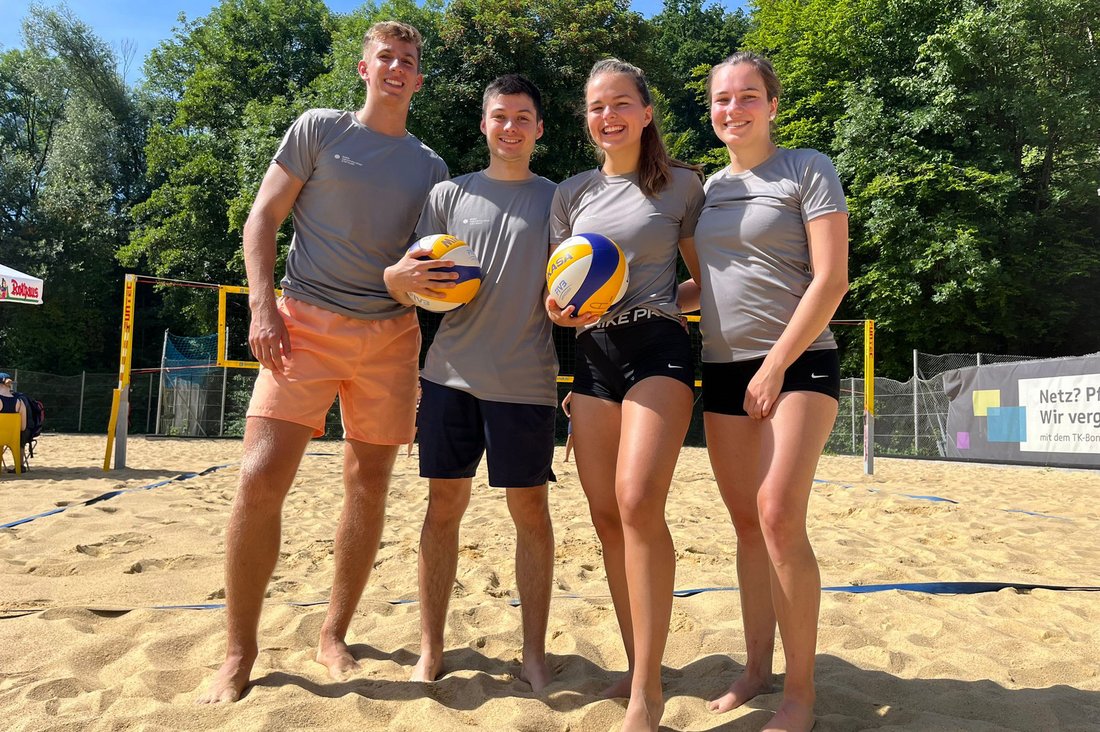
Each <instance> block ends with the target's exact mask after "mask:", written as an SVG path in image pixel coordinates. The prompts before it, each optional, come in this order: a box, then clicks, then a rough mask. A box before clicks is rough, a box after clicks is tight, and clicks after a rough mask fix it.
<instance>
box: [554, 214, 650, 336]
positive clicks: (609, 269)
mask: <svg viewBox="0 0 1100 732" xmlns="http://www.w3.org/2000/svg"><path fill="white" fill-rule="evenodd" d="M629 284H630V277H629V275H628V273H627V269H626V255H624V254H623V250H622V249H620V248H619V245H618V244H616V243H615V242H613V241H611V240H610V239H608V238H607V237H606V236H603V235H601V234H576V235H575V236H571V237H569V238H568V239H566V240H565V241H563V242H562V243H561V244H559V245H558V248H557V249H555V250H554V253H553V254H551V255H550V264H549V265H547V267H546V285H547V287H548V288H549V289H550V294H551V295H552V296H553V298H554V302H556V303H557V304H558V305H559V306H560V307H561V309H562V310H564V309H565V308H567V307H569V306H570V305H572V306H573V307H574V308H576V310H574V311H573V315H574V316H576V315H584V314H586V313H595V314H596V315H603V314H604V313H606V312H607V311H608V309H609V308H610V307H611V306H612V305H614V304H615V303H617V302H618V301H619V300H621V299H622V297H623V295H625V294H626V288H627V286H628V285H629Z"/></svg>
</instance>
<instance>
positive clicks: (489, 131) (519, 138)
mask: <svg viewBox="0 0 1100 732" xmlns="http://www.w3.org/2000/svg"><path fill="white" fill-rule="evenodd" d="M481 132H482V134H484V135H485V141H486V143H487V144H488V145H489V155H490V156H491V157H493V158H494V159H497V160H501V161H503V162H506V163H512V162H518V161H522V162H526V161H529V160H530V159H531V154H532V153H533V152H534V151H535V142H536V141H537V140H538V139H539V138H540V137H542V120H540V119H539V118H538V112H537V110H536V109H535V102H534V101H533V100H532V99H531V97H529V96H528V95H526V94H497V95H495V96H493V97H490V98H489V101H488V102H487V103H486V104H485V112H484V114H483V115H482V117H481Z"/></svg>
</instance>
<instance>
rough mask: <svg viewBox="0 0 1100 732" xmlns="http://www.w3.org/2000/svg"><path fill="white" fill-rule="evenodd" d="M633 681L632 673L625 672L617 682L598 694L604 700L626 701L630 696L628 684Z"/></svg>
mask: <svg viewBox="0 0 1100 732" xmlns="http://www.w3.org/2000/svg"><path fill="white" fill-rule="evenodd" d="M633 681H634V672H632V671H627V672H626V673H625V674H623V675H622V676H621V677H619V680H618V681H616V682H615V683H613V684H612V685H611V686H609V687H607V688H606V689H604V690H603V691H602V692H600V696H601V697H603V698H604V699H626V698H628V697H629V696H630V684H631V683H632V682H633Z"/></svg>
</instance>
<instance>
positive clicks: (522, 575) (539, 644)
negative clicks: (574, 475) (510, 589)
mask: <svg viewBox="0 0 1100 732" xmlns="http://www.w3.org/2000/svg"><path fill="white" fill-rule="evenodd" d="M507 496H508V511H509V512H510V513H511V514H512V522H513V523H514V524H515V525H516V584H517V585H518V588H519V598H520V603H521V604H520V613H521V616H522V618H523V671H522V673H521V678H522V679H523V680H524V681H526V682H527V683H529V684H530V685H531V689H532V690H533V691H535V692H539V691H542V690H543V689H544V688H545V687H546V685H547V684H549V683H550V678H551V673H550V666H549V664H547V663H546V624H547V619H548V618H549V615H550V587H551V583H552V582H553V579H554V527H553V526H552V525H551V523H550V507H549V505H548V504H547V500H546V499H547V488H546V486H545V485H541V486H538V487H537V488H509V489H508V490H507Z"/></svg>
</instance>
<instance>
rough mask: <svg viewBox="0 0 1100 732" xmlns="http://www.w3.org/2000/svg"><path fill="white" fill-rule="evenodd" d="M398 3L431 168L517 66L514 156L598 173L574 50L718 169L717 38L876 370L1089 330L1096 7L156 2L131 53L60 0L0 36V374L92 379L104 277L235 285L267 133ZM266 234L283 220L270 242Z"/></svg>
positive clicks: (349, 63)
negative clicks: (714, 116) (710, 84)
mask: <svg viewBox="0 0 1100 732" xmlns="http://www.w3.org/2000/svg"><path fill="white" fill-rule="evenodd" d="M391 17H395V18H401V19H405V20H408V21H410V22H412V23H413V24H415V25H416V26H417V27H418V28H420V30H421V31H422V32H423V34H424V36H425V39H426V48H425V55H424V59H423V67H424V68H423V71H424V74H425V79H426V81H425V88H424V90H423V91H422V92H421V93H420V94H418V95H417V97H416V98H415V99H414V105H413V110H412V115H411V119H410V123H409V126H410V129H411V130H412V131H413V132H414V133H415V134H417V135H418V136H419V137H420V138H421V139H423V140H424V141H425V142H426V143H427V144H429V145H430V146H432V147H433V148H434V149H435V150H436V151H438V152H439V153H440V154H441V155H442V156H443V157H444V159H446V160H447V161H448V163H449V165H450V167H451V172H452V174H456V175H457V174H461V173H464V172H468V171H471V170H476V169H478V168H479V167H481V166H482V165H484V163H485V152H484V144H483V142H482V140H481V138H480V135H479V133H478V129H477V121H478V115H479V112H480V98H481V90H482V89H483V88H484V85H485V84H486V82H488V81H489V80H490V79H492V78H493V77H494V76H496V75H498V74H500V73H504V72H507V71H512V70H520V71H523V72H525V73H527V74H528V75H529V76H530V77H531V78H532V79H534V80H535V82H536V83H537V84H538V85H539V86H540V88H541V89H542V90H543V93H544V95H545V107H546V134H545V136H544V138H543V140H542V142H541V143H540V144H539V147H538V149H537V151H536V158H535V163H534V166H535V168H536V170H538V171H539V172H540V173H542V174H544V175H546V176H547V177H550V178H552V179H556V180H557V179H562V178H564V177H567V176H569V175H571V174H573V173H576V172H578V171H580V170H582V169H584V168H586V167H588V166H591V165H593V164H594V163H595V158H594V157H593V155H592V152H591V148H590V146H589V144H588V142H587V140H586V138H585V134H584V131H583V128H582V122H581V117H580V108H581V96H580V90H581V87H582V84H583V81H584V78H585V75H586V73H587V70H588V68H589V67H590V66H591V65H592V63H593V62H594V61H595V60H597V59H599V58H601V57H603V56H607V55H617V56H620V57H622V58H626V59H628V60H631V61H634V62H635V63H638V64H639V65H641V66H643V67H644V68H645V69H647V71H648V73H649V76H650V79H651V81H652V84H653V86H654V87H655V90H656V91H657V94H656V100H657V106H658V111H659V113H660V116H661V117H662V128H663V132H664V133H665V136H666V139H667V140H668V142H669V146H670V148H671V149H672V150H673V152H674V154H675V155H677V156H678V157H680V158H682V159H685V160H689V161H693V162H698V163H702V164H703V165H704V166H705V167H706V168H707V171H708V172H713V171H714V170H716V169H717V167H719V166H721V165H722V164H724V151H723V150H721V149H720V148H717V149H716V146H715V141H714V136H713V134H712V133H711V131H710V128H709V123H708V121H707V113H706V104H705V99H703V96H704V92H703V80H704V78H705V75H706V71H707V69H708V68H709V67H710V66H711V65H712V64H714V63H715V62H717V61H719V60H720V59H722V58H723V57H724V56H726V55H728V54H729V53H732V52H733V51H735V50H738V49H739V48H751V49H755V50H759V51H763V52H765V53H767V54H769V55H770V56H771V57H772V58H773V59H774V60H775V63H776V66H777V69H778V71H779V74H780V78H781V79H782V80H783V83H784V94H783V98H782V99H781V101H780V114H779V117H778V120H777V128H776V134H777V138H778V140H779V141H780V143H781V144H784V145H788V146H803V147H814V148H817V149H820V150H822V151H823V152H826V153H827V154H829V155H830V156H831V157H832V158H833V159H834V160H835V161H836V163H837V168H838V170H839V171H840V173H841V177H842V179H843V181H844V184H845V186H846V189H847V191H848V194H849V203H850V206H851V211H852V259H851V278H852V283H853V289H852V292H851V294H849V296H848V298H847V299H846V301H845V303H844V305H843V306H842V315H844V316H847V317H852V318H864V317H869V318H874V319H876V320H877V321H878V324H879V329H880V339H879V351H878V355H879V364H880V365H879V368H880V372H884V373H887V374H892V375H896V376H898V375H900V376H903V375H904V374H905V373H907V371H908V364H909V359H910V357H909V355H908V354H909V353H910V351H911V349H913V348H918V349H920V350H922V351H927V352H937V353H938V352H946V351H975V350H981V351H985V352H1001V353H1022V354H1030V355H1061V354H1070V353H1084V352H1090V351H1095V350H1096V349H1097V348H1098V347H1100V321H1098V320H1097V319H1096V318H1094V317H1091V316H1090V315H1089V313H1090V307H1089V305H1088V303H1089V301H1090V300H1089V298H1090V293H1096V292H1097V291H1098V288H1100V239H1098V227H1100V197H1098V193H1100V192H1098V191H1097V187H1098V185H1100V122H1098V121H1097V120H1098V117H1097V114H1096V110H1097V109H1100V50H1098V48H1097V43H1098V40H1097V37H1096V36H1097V33H1098V32H1100V28H1098V26H1100V0H1000V1H999V2H996V3H991V2H985V1H980V0H757V2H756V3H755V6H754V7H753V9H752V11H751V12H750V13H749V14H744V13H742V12H740V11H737V12H728V11H726V10H724V9H723V8H722V7H721V6H719V5H715V4H711V5H709V6H708V5H704V2H703V0H666V2H665V7H664V10H663V12H661V13H660V14H658V15H656V16H654V17H653V18H648V19H646V18H642V17H641V16H639V15H638V14H636V13H633V12H631V11H630V10H629V9H628V4H627V2H626V0H453V2H450V3H447V4H445V5H444V4H443V3H442V2H441V1H440V0H429V1H428V2H426V3H424V4H422V5H421V4H417V3H415V2H413V1H412V0H388V1H387V2H386V3H384V4H381V5H376V4H373V3H368V4H367V5H365V6H363V7H362V8H361V9H360V10H358V11H356V12H355V13H352V14H349V15H338V14H333V13H331V12H330V11H329V10H328V9H327V8H326V6H325V5H324V3H323V2H322V1H321V0H223V1H222V2H221V4H220V5H218V6H216V7H215V8H214V9H213V10H212V11H211V12H210V13H209V15H207V16H205V17H202V18H197V19H187V18H184V17H182V16H181V18H180V23H179V25H178V26H177V27H176V29H175V31H174V34H173V37H172V38H171V39H169V40H167V41H165V42H164V43H162V44H161V45H160V46H159V47H158V48H157V49H155V50H154V51H153V52H152V53H151V54H150V55H149V56H148V57H147V58H146V59H145V60H144V81H143V83H142V85H141V86H140V87H138V88H129V87H127V86H126V84H125V83H124V82H123V77H122V74H121V72H120V65H121V62H120V59H119V58H118V55H117V54H116V53H115V52H113V51H112V50H111V49H110V48H109V47H107V46H106V45H105V44H104V43H103V42H102V41H101V40H99V39H98V38H96V36H95V34H94V33H92V31H91V30H90V29H89V28H87V27H86V26H85V25H84V24H82V23H81V22H80V21H79V20H78V19H77V18H75V17H74V16H73V15H72V14H71V13H70V12H69V11H67V10H66V9H65V8H64V7H59V8H55V9H48V8H41V7H34V8H33V9H32V10H31V11H30V14H29V15H28V17H27V18H26V19H25V20H24V45H23V48H22V49H19V50H8V51H3V52H2V53H0V153H2V156H0V262H3V263H4V264H7V265H10V266H13V267H16V268H17V269H22V270H24V271H27V272H29V273H33V274H35V275H37V276H41V277H44V278H45V280H46V282H47V285H46V293H47V298H46V300H47V303H46V305H44V306H42V307H38V308H34V307H21V306H12V305H5V306H3V307H0V366H3V367H4V368H5V369H6V370H10V369H12V368H28V369H38V370H50V371H54V372H74V371H79V370H80V369H103V370H109V369H110V368H111V366H112V363H113V361H114V359H115V353H116V351H117V334H118V323H119V310H120V296H121V274H122V272H124V271H138V272H142V273H147V274H151V275H156V276H160V277H168V278H175V279H182V280H193V281H201V282H223V283H243V274H244V269H243V262H242V260H241V254H240V251H241V247H240V237H241V230H242V227H243V223H244V219H245V217H246V216H247V213H248V209H249V206H250V205H251V201H252V198H253V196H254V195H255V191H256V189H257V186H258V185H259V181H260V178H261V177H262V175H263V171H264V168H265V166H266V164H267V161H268V160H269V158H270V156H271V154H272V153H273V152H274V150H275V148H276V146H277V145H278V142H279V139H280V137H281V135H282V132H283V130H284V129H285V128H286V126H287V125H288V124H289V123H290V121H291V120H293V119H294V117H295V116H296V115H297V114H299V113H301V112H302V111H303V110H304V109H307V108H309V107H315V106H325V107H335V108H343V109H352V108H355V107H358V106H360V105H361V104H362V85H361V82H360V81H359V79H358V77H357V76H356V74H355V72H354V66H355V62H356V61H357V59H358V58H359V54H360V42H361V38H362V35H363V31H364V30H365V29H366V28H367V27H368V26H369V25H370V24H371V23H372V22H374V21H375V20H378V19H382V18H391ZM289 234H290V223H289V222H288V223H287V225H286V226H285V227H284V231H283V232H282V234H281V244H282V246H283V247H284V251H285V246H286V245H287V243H288V242H289ZM144 297H145V298H147V299H148V300H149V302H148V303H146V305H147V307H146V308H145V309H143V313H142V316H143V320H142V323H141V324H142V326H143V329H142V333H141V334H139V347H140V346H142V345H143V344H144V345H145V347H146V348H147V349H150V350H152V349H155V348H156V347H157V344H159V340H160V337H159V331H160V330H161V329H163V328H164V327H165V323H166V322H171V323H172V327H173V328H174V329H176V330H181V331H188V330H190V331H191V332H196V333H197V332H209V331H210V330H211V329H212V327H213V316H212V308H213V302H212V299H211V298H210V297H209V296H208V295H203V294H202V293H201V292H200V293H196V292H191V291H186V290H179V289H171V290H165V291H163V292H161V293H147V294H146V295H144Z"/></svg>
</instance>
